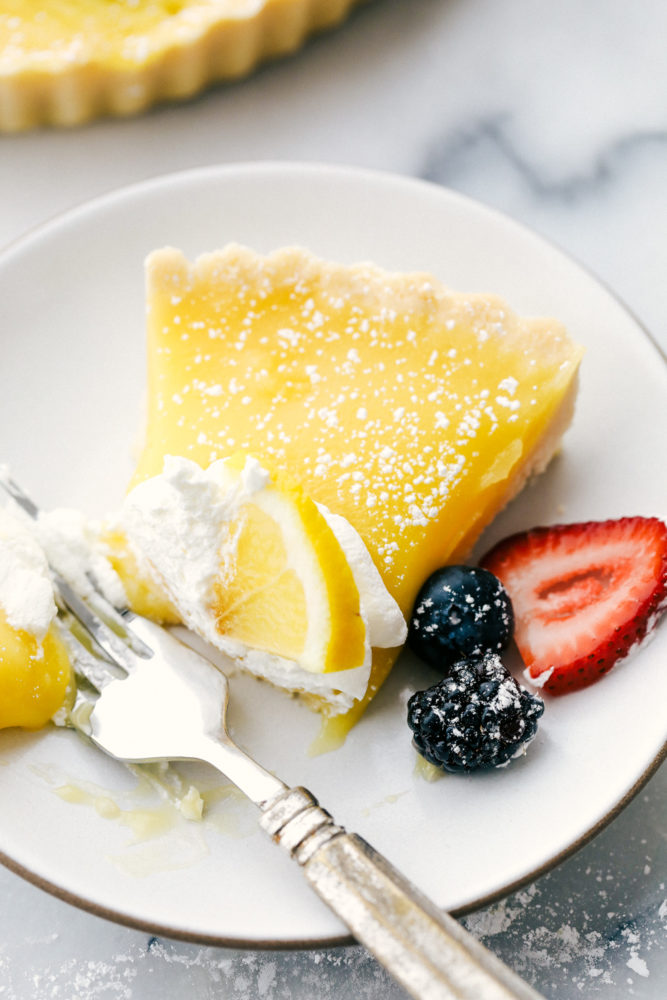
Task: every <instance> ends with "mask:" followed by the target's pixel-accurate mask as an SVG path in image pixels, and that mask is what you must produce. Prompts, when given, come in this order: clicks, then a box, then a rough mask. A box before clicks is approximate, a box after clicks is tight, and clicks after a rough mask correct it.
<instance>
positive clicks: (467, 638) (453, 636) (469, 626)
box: [408, 566, 514, 674]
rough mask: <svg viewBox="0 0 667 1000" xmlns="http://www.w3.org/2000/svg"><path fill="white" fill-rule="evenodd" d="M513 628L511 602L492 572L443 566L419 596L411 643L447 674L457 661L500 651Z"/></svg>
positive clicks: (429, 661) (410, 632)
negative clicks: (448, 669)
mask: <svg viewBox="0 0 667 1000" xmlns="http://www.w3.org/2000/svg"><path fill="white" fill-rule="evenodd" d="M513 630H514V614H513V612H512V602H511V601H510V598H509V595H508V593H507V591H506V590H505V588H504V587H503V585H502V583H501V582H500V580H499V579H498V578H497V577H495V576H494V575H493V573H490V572H489V571H488V570H486V569H481V568H480V567H478V566H444V567H443V568H442V569H439V570H437V571H436V572H435V573H433V574H432V575H431V576H430V577H429V578H428V580H426V582H425V583H424V584H423V586H422V588H421V590H420V591H419V593H418V595H417V600H416V601H415V606H414V610H413V612H412V617H411V620H410V627H409V632H408V642H409V644H410V646H411V648H412V649H413V650H414V651H415V653H416V654H417V656H419V657H421V658H422V659H423V660H426V662H427V663H430V664H431V665H432V666H434V667H437V668H438V669H439V670H441V671H442V673H443V674H444V673H446V672H447V667H449V666H450V665H451V664H452V663H456V662H457V661H458V660H463V659H464V660H468V659H472V658H475V659H477V658H479V657H481V656H484V654H485V653H487V652H493V653H499V652H501V650H503V649H505V647H506V646H507V645H508V644H509V641H510V639H511V638H512V632H513Z"/></svg>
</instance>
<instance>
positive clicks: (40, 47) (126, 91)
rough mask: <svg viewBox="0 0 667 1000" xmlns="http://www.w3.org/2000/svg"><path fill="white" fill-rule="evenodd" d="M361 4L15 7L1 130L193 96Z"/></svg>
mask: <svg viewBox="0 0 667 1000" xmlns="http://www.w3.org/2000/svg"><path fill="white" fill-rule="evenodd" d="M360 2H363V0H185V2H179V0H161V2H152V0H138V2H137V3H136V4H129V3H127V2H125V0H115V2H114V3H112V4H105V5H104V6H103V7H102V8H101V9H100V10H99V11H98V9H97V8H96V6H95V5H93V6H92V10H91V12H87V10H86V8H87V6H88V3H87V0H66V3H65V4H64V5H61V7H60V9H59V11H58V13H57V14H56V15H53V16H52V15H51V13H50V12H48V11H46V10H44V9H43V8H42V9H40V8H33V5H32V4H31V3H30V2H29V0H6V2H5V3H4V4H3V7H2V9H1V10H0V131H2V132H18V131H22V130H26V129H30V128H34V127H36V126H39V125H64V126H68V125H69V126H71V125H79V124H81V123H83V122H86V121H89V120H90V119H92V118H96V117H99V116H103V115H132V114H137V113H139V112H141V111H144V110H146V109H147V108H148V107H150V106H151V105H153V104H156V103H157V102H160V101H164V100H175V99H183V98H188V97H192V96H193V95H194V94H197V93H198V92H199V91H201V90H203V89H204V88H205V87H207V86H208V85H209V84H212V83H215V82H218V81H223V80H234V79H238V78H240V77H243V76H246V75H247V74H249V73H250V72H251V71H252V70H253V69H255V67H256V66H257V65H258V64H259V63H260V62H263V61H264V60H267V59H272V58H276V57H279V56H283V55H287V54H289V53H292V52H294V51H296V50H297V49H298V48H299V47H300V46H301V45H302V44H303V43H304V41H305V40H306V38H307V37H308V36H309V35H310V34H312V33H314V32H317V31H323V30H325V29H326V28H330V27H333V26H334V25H336V24H338V23H340V22H341V21H342V20H343V19H344V18H345V16H346V15H347V14H348V13H349V12H350V10H351V9H352V7H354V6H355V5H356V4H358V3H360ZM70 8H71V9H70ZM112 8H116V11H115V13H114V12H113V11H112ZM111 18H114V20H111ZM133 18H135V19H136V20H133Z"/></svg>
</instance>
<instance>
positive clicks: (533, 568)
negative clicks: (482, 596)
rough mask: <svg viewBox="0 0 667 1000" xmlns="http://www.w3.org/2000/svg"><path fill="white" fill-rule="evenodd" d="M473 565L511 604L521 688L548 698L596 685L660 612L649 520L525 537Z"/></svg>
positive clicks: (658, 550)
mask: <svg viewBox="0 0 667 1000" xmlns="http://www.w3.org/2000/svg"><path fill="white" fill-rule="evenodd" d="M481 565H482V566H483V567H484V568H485V569H488V570H490V572H491V573H494V574H495V576H497V577H498V578H499V579H500V580H501V581H502V583H503V585H504V586H505V589H506V590H507V592H508V593H509V595H510V598H511V600H512V605H513V608H514V615H515V633H514V637H515V640H516V644H517V646H518V649H519V652H520V653H521V656H522V658H523V660H524V663H525V664H526V668H527V670H526V676H527V678H528V680H530V681H532V683H533V684H536V685H538V686H539V687H544V689H545V690H546V691H549V692H551V693H552V694H563V693H564V692H566V691H572V690H575V689H577V688H582V687H585V686H586V685H588V684H592V683H593V682H594V681H596V680H599V678H600V677H601V676H603V675H604V674H606V673H607V671H608V670H610V669H611V667H613V665H614V664H615V663H617V662H618V661H619V660H622V659H625V657H626V656H627V655H628V654H629V653H630V652H631V651H632V650H633V649H634V648H635V647H636V646H637V645H638V644H639V643H640V642H641V641H642V640H643V639H644V638H645V636H646V635H647V633H648V632H649V631H650V630H651V629H652V628H653V626H654V625H655V623H656V621H657V619H658V617H659V615H660V613H661V612H662V611H664V610H665V608H667V525H665V524H664V523H663V522H662V521H660V520H659V519H658V518H655V517H624V518H620V519H619V520H614V521H588V522H585V523H582V524H559V525H552V526H550V527H544V528H533V529H532V530H530V531H525V532H520V533H519V534H516V535H512V536H511V537H510V538H506V539H505V540H504V541H502V542H499V544H498V545H496V546H495V547H494V548H493V549H491V551H490V552H489V553H487V555H486V556H485V557H484V558H483V559H482V560H481Z"/></svg>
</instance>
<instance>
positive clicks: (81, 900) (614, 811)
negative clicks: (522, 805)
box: [0, 160, 667, 951]
mask: <svg viewBox="0 0 667 1000" xmlns="http://www.w3.org/2000/svg"><path fill="white" fill-rule="evenodd" d="M250 174H255V175H257V176H259V175H264V176H265V177H267V178H268V177H270V176H272V175H273V176H275V175H276V174H284V175H285V176H288V175H289V176H292V177H296V176H297V175H301V176H303V175H310V176H318V177H324V176H326V175H336V176H337V177H340V178H346V177H347V178H352V179H354V180H357V181H364V180H365V181H367V182H369V183H377V182H382V183H384V184H387V183H389V184H395V185H397V186H400V187H403V188H410V187H412V188H414V189H415V190H420V191H428V192H430V193H437V194H439V195H444V196H445V197H446V198H450V199H451V200H452V202H453V203H458V204H460V205H462V206H463V207H464V208H468V209H472V210H473V211H476V212H479V211H481V212H483V213H484V214H485V215H486V216H487V217H490V218H495V219H496V220H497V221H499V222H500V223H501V224H502V225H504V226H506V227H509V228H510V229H514V231H515V232H517V234H519V235H521V236H523V237H529V238H530V239H532V240H535V241H537V242H538V243H541V244H542V245H543V246H544V248H545V249H547V250H549V251H550V252H551V253H556V254H557V255H559V256H560V257H561V258H562V259H563V260H564V261H565V262H566V263H568V264H569V265H573V266H574V267H575V268H576V269H577V270H578V271H580V272H581V273H582V274H583V275H584V276H585V277H586V278H587V279H588V280H589V281H590V282H592V283H593V284H594V285H596V286H597V288H598V290H600V291H602V292H603V293H605V294H606V295H607V296H608V297H609V298H610V299H611V300H612V301H613V302H614V303H615V304H616V306H617V307H618V308H619V309H620V310H621V312H622V313H624V314H625V316H626V318H628V319H629V320H630V321H631V322H632V324H633V325H634V327H635V329H636V330H637V331H638V332H639V333H641V334H643V337H644V339H645V340H647V341H648V343H649V344H650V345H651V346H652V347H653V349H654V350H655V351H656V353H657V355H658V357H659V359H660V360H661V361H662V363H663V365H665V366H666V367H667V352H665V350H663V348H662V346H661V345H660V344H659V343H658V341H657V340H656V338H655V337H654V336H653V334H652V333H651V332H650V330H649V329H648V327H647V326H646V324H645V323H644V322H643V321H642V320H641V319H640V318H639V317H638V316H637V315H636V313H635V312H634V311H633V310H632V309H631V308H630V307H629V306H628V305H627V303H626V302H625V301H624V300H623V299H622V297H621V296H620V295H619V294H618V293H617V292H616V291H615V290H614V289H613V288H611V287H610V286H609V285H608V284H607V283H606V282H605V281H603V280H602V279H601V278H600V277H599V276H598V275H597V274H596V273H595V272H594V271H593V270H592V269H591V268H590V267H588V266H587V265H586V264H583V263H582V262H581V261H580V260H578V258H577V257H575V256H574V255H573V254H571V253H570V252H569V251H566V250H564V249H563V248H562V247H561V246H560V245H559V244H558V243H557V242H556V241H554V240H552V239H550V238H548V237H545V236H544V235H543V234H542V233H541V232H539V231H538V230H536V229H534V228H533V227H531V226H528V225H526V224H525V223H523V222H520V221H518V220H517V219H515V218H513V217H512V216H511V215H509V214H507V213H505V212H503V211H501V210H499V209H497V208H495V207H494V206H491V205H488V204H486V203H485V202H484V201H482V200H479V199H477V198H472V197H470V196H469V195H466V194H463V193H461V192H459V191H456V190H455V189H453V188H449V187H446V186H444V185H441V184H437V183H435V182H433V181H430V180H426V179H424V178H419V177H415V176H412V175H408V174H400V173H397V172H395V171H389V170H381V169H374V168H367V167H357V166H353V165H346V164H336V163H326V162H320V161H299V160H260V161H237V162H232V163H224V164H210V165H206V166H199V167H192V168H187V169H184V170H177V171H172V172H169V173H166V174H156V175H153V176H151V177H148V178H144V179H143V180H140V181H136V182H133V183H130V184H127V185H122V186H120V187H114V188H112V189H110V190H108V191H106V192H103V193H101V194H98V195H96V196H94V197H92V198H88V199H84V200H82V201H81V202H79V203H77V204H74V205H72V206H69V207H68V208H65V209H63V210H61V211H58V212H56V213H54V214H53V215H52V216H50V217H49V218H47V219H45V220H43V221H41V222H39V223H37V224H35V225H34V226H32V227H30V228H29V229H28V230H26V231H25V232H23V233H22V234H20V235H19V236H17V237H15V238H14V239H13V240H11V241H10V242H9V243H7V244H5V245H4V246H3V247H2V248H1V249H0V269H2V268H3V267H4V266H5V265H6V264H8V263H11V262H12V260H13V259H14V258H18V257H20V255H21V254H22V253H24V252H29V251H30V249H31V245H33V244H38V243H39V242H40V240H42V239H44V238H47V239H48V238H49V237H50V236H51V235H52V234H54V233H56V232H57V230H58V229H59V228H61V227H62V226H63V225H67V224H69V223H76V222H77V221H78V219H80V218H85V217H86V216H88V215H90V214H94V213H95V212H97V211H99V210H105V209H108V208H109V207H112V206H113V204H114V202H122V201H125V200H127V199H128V198H130V199H131V198H135V197H137V196H139V197H140V196H141V195H142V194H143V193H148V192H154V191H156V190H158V189H160V188H168V187H169V186H171V185H173V184H175V183H177V184H183V185H186V186H187V185H189V184H193V183H194V184H197V183H198V182H199V181H201V180H207V179H214V178H223V177H225V176H227V177H232V176H234V175H242V176H246V177H247V176H248V175H250ZM665 759H667V737H666V738H665V740H664V742H663V744H662V746H661V747H660V748H659V750H658V751H657V753H656V755H655V757H654V758H653V759H652V760H651V761H650V762H649V763H648V765H647V767H646V768H645V769H644V771H643V772H642V773H641V774H640V775H638V776H637V779H636V781H635V782H634V783H633V785H632V786H631V787H630V788H629V789H627V790H626V791H625V792H624V793H623V794H622V795H621V797H620V798H619V799H618V801H617V802H616V803H615V804H614V805H612V806H611V808H610V809H609V810H608V811H607V812H606V813H605V814H604V815H603V816H601V817H600V818H599V819H598V820H597V821H596V822H595V823H593V824H592V825H591V827H590V828H589V829H588V830H586V831H584V832H583V833H582V834H581V835H580V836H579V837H577V838H576V839H575V840H574V841H573V842H572V843H571V844H569V845H567V846H566V847H564V848H563V849H562V850H561V851H559V852H558V853H557V854H555V855H554V856H553V857H551V858H550V859H548V860H547V861H545V862H544V863H543V864H541V865H538V866H536V867H535V868H534V869H532V870H531V871H530V872H527V873H525V874H524V875H522V876H521V877H520V878H518V879H516V880H514V881H512V882H511V883H508V884H506V885H505V886H503V887H500V888H497V889H495V890H493V891H492V892H490V893H487V894H485V895H483V896H480V897H478V898H477V899H475V900H472V901H470V902H468V903H466V904H465V905H464V906H461V907H459V908H456V909H453V910H451V911H450V912H451V913H452V915H454V916H456V917H460V916H464V915H465V914H468V913H471V912H474V911H476V910H478V909H481V908H483V907H486V906H489V905H491V904H493V903H494V902H497V901H498V900H500V899H503V898H505V897H506V896H508V895H511V894H512V893H514V892H516V891H517V890H518V889H520V888H521V887H523V886H525V885H527V884H528V883H530V882H532V881H534V880H535V879H537V878H540V877H541V876H543V875H545V874H546V873H547V872H549V871H551V870H553V869H554V868H556V867H557V866H558V865H560V864H561V863H562V862H563V861H565V860H566V859H567V858H569V857H570V856H572V855H573V854H575V853H576V852H577V851H579V850H580V849H581V848H582V847H584V846H585V845H586V844H587V843H589V842H590V841H591V840H592V839H593V838H595V837H596V836H597V835H598V833H600V832H601V831H602V830H603V829H604V828H605V827H607V826H608V825H609V824H610V823H611V822H612V821H613V820H614V819H615V818H616V817H617V816H618V815H619V814H620V813H621V812H622V811H623V810H624V809H625V807H626V806H627V805H628V804H629V803H630V802H631V801H632V799H633V798H634V797H635V796H636V795H637V794H638V793H639V792H640V791H641V789H642V788H643V787H644V785H645V784H646V783H647V782H648V781H649V780H650V778H651V777H653V775H654V774H655V773H656V772H657V771H658V769H659V768H660V766H661V765H662V763H663V762H664V761H665ZM0 863H1V864H2V865H3V866H4V867H5V868H7V869H8V870H10V871H12V872H14V873H15V874H17V875H19V876H20V877H22V878H23V879H25V880H26V881H28V882H30V883H31V884H33V885H34V886H36V887H37V888H39V889H42V890H44V891H45V892H48V893H49V894H50V895H52V896H54V897H56V898H58V899H60V900H61V901H63V902H66V903H68V904H70V905H73V906H76V907H77V908H78V909H81V910H84V911H86V912H88V913H91V914H92V915H94V916H98V917H102V918H103V919H106V920H109V921H111V922H114V923H117V924H120V925H122V926H126V927H131V928H134V929H135V930H139V931H143V932H145V933H149V934H159V935H161V936H163V937H167V938H170V939H173V940H180V941H186V942H191V943H199V944H202V945H213V946H219V947H228V948H238V949H248V950H276V951H287V950H299V949H309V950H310V949H319V948H331V947H340V946H346V945H351V944H356V941H355V939H354V938H353V937H352V936H351V935H330V936H325V937H320V938H317V939H313V938H307V939H300V938H293V937H291V938H289V939H282V938H269V939H265V940H260V939H246V938H235V937H227V936H224V935H220V934H206V933H203V932H199V931H188V930H185V929H182V928H178V927H172V926H170V925H169V924H160V923H159V922H158V923H156V922H154V921H147V920H144V919H141V918H138V917H135V916H132V914H129V913H125V912H123V911H122V910H120V909H117V908H115V907H111V906H106V905H104V904H101V903H96V902H94V901H92V900H90V899H87V898H86V897H85V896H82V895H80V894H79V893H77V892H72V891H70V890H68V889H66V888H65V887H63V886H61V885H58V884H57V882H55V881H53V880H51V879H48V878H46V877H45V876H43V875H40V874H38V873H36V872H34V871H32V870H31V869H30V868H28V867H26V866H25V865H23V864H21V863H20V862H17V861H15V860H14V859H13V858H12V857H11V856H10V855H8V854H6V853H5V852H4V851H0Z"/></svg>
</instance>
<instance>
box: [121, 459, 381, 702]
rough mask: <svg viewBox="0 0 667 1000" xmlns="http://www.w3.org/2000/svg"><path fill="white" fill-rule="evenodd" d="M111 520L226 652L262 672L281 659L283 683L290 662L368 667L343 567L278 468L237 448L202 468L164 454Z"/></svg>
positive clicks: (323, 667) (185, 614) (308, 505)
mask: <svg viewBox="0 0 667 1000" xmlns="http://www.w3.org/2000/svg"><path fill="white" fill-rule="evenodd" d="M122 522H123V524H124V527H125V530H126V532H127V535H128V538H129V540H130V543H131V545H132V546H133V547H134V550H135V551H136V552H137V554H138V557H139V560H138V565H139V569H140V571H141V572H142V573H144V578H145V579H150V578H151V576H152V577H153V578H154V579H155V580H156V581H157V583H158V584H159V586H160V588H161V589H162V590H163V591H164V593H165V594H167V595H168V597H169V599H170V600H171V601H172V602H173V605H174V607H175V608H176V610H177V612H178V615H179V617H180V619H181V620H182V621H183V622H184V623H185V624H187V625H189V626H190V627H191V628H193V629H194V630H195V631H196V632H198V633H199V634H200V635H202V636H203V637H204V638H206V639H208V640H209V641H211V642H212V643H214V644H215V645H216V646H218V647H219V648H220V649H222V650H223V651H224V652H226V653H228V654H229V655H231V656H234V657H236V658H237V659H240V660H245V659H247V658H248V656H249V655H250V658H251V660H252V658H253V656H254V658H255V661H257V662H258V663H259V664H260V666H261V664H262V661H264V665H265V666H266V665H267V663H268V669H269V671H270V670H271V669H272V668H273V669H275V668H276V666H278V667H280V666H281V665H282V667H283V669H286V668H287V669H289V668H290V667H291V668H292V670H293V672H294V674H295V675H296V676H295V678H294V687H298V686H299V678H298V674H299V672H300V671H306V672H308V673H311V674H328V673H332V672H338V671H347V670H354V669H355V668H362V667H364V666H365V667H366V669H368V666H369V665H370V645H369V642H368V635H367V630H366V622H365V620H364V617H363V615H362V609H361V604H360V595H359V589H358V587H357V583H356V581H355V577H354V574H353V571H352V568H351V566H350V564H349V562H348V559H347V557H346V554H345V552H344V551H343V548H342V546H341V544H340V542H339V540H338V538H337V537H336V534H335V532H334V530H333V529H332V527H331V526H330V524H329V522H328V520H327V518H326V517H325V515H324V514H323V513H322V511H321V510H320V509H319V508H318V506H317V504H315V503H314V501H313V500H311V499H310V497H308V496H307V495H306V494H305V493H304V491H303V489H302V488H301V487H300V486H299V484H298V483H296V482H295V481H294V480H293V479H291V478H290V477H287V476H285V475H283V474H277V475H274V476H270V475H269V473H268V472H267V471H266V470H265V469H263V468H262V467H261V466H260V465H259V463H258V462H257V461H256V460H254V459H252V458H251V457H249V456H245V455H235V456H232V457H231V458H230V459H228V460H225V461H220V462H215V463H214V464H213V465H211V466H210V467H209V468H208V469H207V470H203V469H201V468H200V467H199V466H198V465H196V464H195V463H193V462H188V461H187V460H184V459H177V458H170V459H168V460H167V461H166V462H165V468H164V473H163V474H162V475H160V476H156V477H154V478H152V479H149V480H147V481H145V482H143V483H141V484H140V485H139V486H137V487H136V488H135V489H134V490H132V492H131V493H130V494H129V496H128V498H127V501H126V503H125V505H124V509H123V513H122ZM250 651H252V653H250ZM261 654H269V657H268V658H267V657H262V656H261ZM271 658H280V660H281V661H283V662H282V664H277V663H275V662H274V661H273V660H272V659H271ZM250 666H251V668H252V663H251V665H250ZM255 672H258V671H257V670H256V671H255ZM264 673H266V671H264ZM367 676H368V674H367V673H366V677H367Z"/></svg>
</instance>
